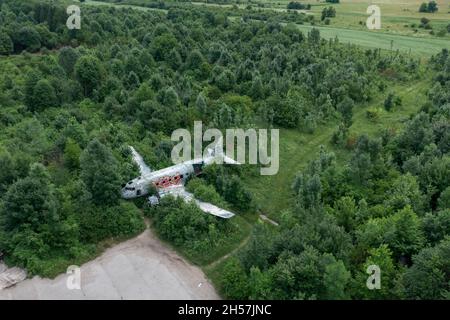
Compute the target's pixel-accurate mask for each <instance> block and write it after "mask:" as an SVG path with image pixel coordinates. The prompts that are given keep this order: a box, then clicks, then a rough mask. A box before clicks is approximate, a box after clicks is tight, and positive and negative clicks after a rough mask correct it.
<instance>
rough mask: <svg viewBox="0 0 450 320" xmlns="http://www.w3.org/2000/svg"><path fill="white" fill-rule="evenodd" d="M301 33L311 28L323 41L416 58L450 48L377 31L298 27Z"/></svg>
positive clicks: (447, 44)
mask: <svg viewBox="0 0 450 320" xmlns="http://www.w3.org/2000/svg"><path fill="white" fill-rule="evenodd" d="M298 28H299V29H300V30H302V31H303V32H309V31H310V30H311V29H312V28H317V29H319V30H320V35H321V37H322V38H325V39H334V38H336V37H338V38H339V41H340V42H342V43H352V44H355V45H358V46H361V47H366V48H371V49H376V48H380V49H384V50H391V49H392V50H400V51H402V52H411V53H412V54H413V55H417V56H427V57H428V56H430V55H432V54H436V53H439V52H440V51H442V49H443V48H450V41H449V40H447V39H438V38H419V37H411V36H404V35H399V34H388V33H383V32H379V31H369V30H352V29H344V28H336V27H324V26H309V25H298Z"/></svg>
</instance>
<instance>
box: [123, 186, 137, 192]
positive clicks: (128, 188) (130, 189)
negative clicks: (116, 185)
mask: <svg viewBox="0 0 450 320" xmlns="http://www.w3.org/2000/svg"><path fill="white" fill-rule="evenodd" d="M125 190H128V191H134V190H136V188H130V187H126V188H125Z"/></svg>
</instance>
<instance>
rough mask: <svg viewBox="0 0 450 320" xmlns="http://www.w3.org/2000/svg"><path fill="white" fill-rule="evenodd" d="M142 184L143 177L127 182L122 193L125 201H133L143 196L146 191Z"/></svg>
mask: <svg viewBox="0 0 450 320" xmlns="http://www.w3.org/2000/svg"><path fill="white" fill-rule="evenodd" d="M141 182H143V181H142V179H141V177H138V178H136V179H133V180H131V181H129V182H127V183H126V184H123V185H122V191H121V193H122V197H123V198H125V199H132V198H136V197H139V196H141V195H143V192H144V190H143V188H142V185H143V184H142V183H141Z"/></svg>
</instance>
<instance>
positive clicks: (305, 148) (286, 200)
mask: <svg viewBox="0 0 450 320" xmlns="http://www.w3.org/2000/svg"><path fill="white" fill-rule="evenodd" d="M426 87H427V81H424V80H423V81H419V82H415V83H405V84H401V85H394V86H392V87H390V89H388V90H386V92H384V93H379V94H378V95H377V96H376V97H375V98H374V99H373V102H371V103H369V104H366V105H362V106H361V105H360V106H356V107H355V110H354V116H353V125H352V126H351V128H350V135H360V134H362V133H367V134H368V135H372V136H373V135H375V134H377V133H378V132H379V131H380V130H381V129H383V128H394V129H399V128H401V127H402V125H403V123H404V121H405V120H406V119H408V116H409V115H411V114H413V113H415V112H417V110H418V109H419V108H420V107H421V106H422V104H423V103H424V102H425V101H426V98H425V92H426ZM390 90H392V91H394V92H395V93H396V94H398V95H399V96H400V97H401V98H402V100H403V105H402V106H400V107H398V108H397V109H396V110H394V111H393V112H385V111H383V112H382V114H381V117H380V118H379V119H378V121H377V122H372V121H371V120H369V119H368V118H367V116H366V111H367V109H369V108H372V107H381V108H383V102H384V99H385V97H386V96H387V94H388V92H390ZM383 110H384V109H383ZM337 126H338V122H337V121H336V122H335V123H327V124H325V125H322V126H319V127H318V128H317V129H316V131H315V132H314V133H313V134H307V133H303V132H301V131H300V130H293V129H291V130H287V129H281V130H280V169H279V172H278V174H276V175H273V176H260V175H252V176H249V177H246V178H245V179H244V183H245V185H246V186H247V188H249V190H250V191H251V192H252V193H253V194H254V196H255V198H256V201H257V203H258V205H259V206H260V208H261V211H262V212H263V213H264V214H267V215H268V216H269V217H270V218H272V219H274V220H278V218H279V215H280V213H281V212H282V211H283V210H286V209H289V208H290V207H291V206H292V205H293V203H294V198H293V194H292V192H291V185H292V182H293V180H294V178H295V175H296V174H297V173H298V172H299V171H301V170H302V169H303V168H305V166H306V165H307V163H308V161H310V160H312V159H314V158H315V157H316V155H317V153H318V151H319V147H320V145H324V146H325V147H326V148H327V149H328V150H332V151H334V152H335V153H336V156H337V158H338V161H341V162H342V161H344V160H345V159H347V158H348V156H349V152H348V151H346V150H342V149H336V148H334V147H333V146H332V145H331V144H330V140H331V136H332V135H333V133H334V131H335V130H336V128H337Z"/></svg>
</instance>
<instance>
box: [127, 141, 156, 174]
mask: <svg viewBox="0 0 450 320" xmlns="http://www.w3.org/2000/svg"><path fill="white" fill-rule="evenodd" d="M130 150H131V154H132V156H133V161H134V162H135V163H136V164H137V166H138V167H139V172H140V173H141V176H145V175H146V174H149V173H150V172H152V170H151V169H150V168H149V167H148V166H147V165H146V164H145V162H144V158H142V156H141V155H140V154H139V153H138V152H137V151H136V149H134V148H133V147H132V146H130Z"/></svg>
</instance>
